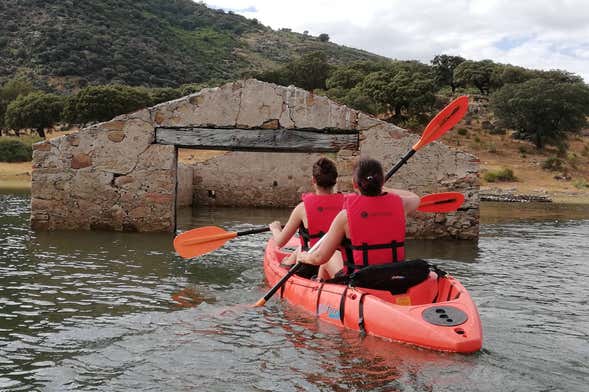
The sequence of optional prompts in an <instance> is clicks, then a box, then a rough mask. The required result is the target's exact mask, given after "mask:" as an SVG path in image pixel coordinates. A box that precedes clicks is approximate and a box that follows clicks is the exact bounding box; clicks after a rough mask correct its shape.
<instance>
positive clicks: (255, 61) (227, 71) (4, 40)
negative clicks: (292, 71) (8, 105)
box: [0, 0, 382, 91]
mask: <svg viewBox="0 0 589 392" xmlns="http://www.w3.org/2000/svg"><path fill="white" fill-rule="evenodd" d="M0 20H2V21H3V23H1V24H0V84H1V83H2V82H4V81H6V80H7V79H9V78H11V77H14V76H15V75H18V74H22V75H26V76H28V77H29V78H30V79H32V80H34V81H35V84H36V85H38V86H40V87H41V86H45V87H46V88H51V89H56V90H61V91H64V90H71V89H75V88H78V87H83V86H84V85H86V84H105V83H122V84H128V85H144V86H150V87H163V86H169V87H176V86H179V85H181V84H185V83H198V82H204V81H208V80H211V79H218V80H230V79H236V78H239V77H240V76H242V75H244V74H246V73H248V72H249V73H251V72H257V71H261V70H264V69H268V68H272V67H275V66H278V65H281V64H284V63H285V62H287V61H289V60H292V59H293V58H297V57H299V56H301V55H302V54H304V53H307V52H309V51H314V50H322V51H324V52H325V53H326V54H327V56H328V59H329V62H330V63H332V64H343V63H346V62H349V61H354V60H367V59H382V58H381V57H379V56H376V55H373V54H370V53H367V52H364V51H361V50H356V49H351V48H346V47H343V46H339V45H335V44H333V43H330V42H322V41H321V40H319V39H318V38H317V37H312V36H309V35H306V34H298V33H292V32H290V31H288V30H281V31H274V30H271V29H270V28H268V27H265V26H263V25H261V24H259V23H258V21H256V20H255V19H254V20H250V19H246V18H244V17H242V16H239V15H236V14H234V13H231V12H224V11H223V10H213V9H210V8H208V7H207V6H205V5H204V4H202V3H195V2H193V1H190V0H142V1H125V0H101V1H95V0H60V1H51V0H3V1H2V2H0Z"/></svg>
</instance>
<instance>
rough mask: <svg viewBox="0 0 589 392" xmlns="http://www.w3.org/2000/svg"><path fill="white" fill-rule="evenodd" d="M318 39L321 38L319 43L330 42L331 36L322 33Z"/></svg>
mask: <svg viewBox="0 0 589 392" xmlns="http://www.w3.org/2000/svg"><path fill="white" fill-rule="evenodd" d="M317 38H319V41H321V42H329V35H328V34H325V33H321V34H319V36H318V37H317Z"/></svg>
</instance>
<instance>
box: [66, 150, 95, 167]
mask: <svg viewBox="0 0 589 392" xmlns="http://www.w3.org/2000/svg"><path fill="white" fill-rule="evenodd" d="M91 165H92V158H90V156H88V155H87V154H82V153H79V154H74V156H72V163H71V168H72V169H82V168H85V167H89V166H91Z"/></svg>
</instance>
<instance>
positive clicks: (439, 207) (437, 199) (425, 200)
mask: <svg viewBox="0 0 589 392" xmlns="http://www.w3.org/2000/svg"><path fill="white" fill-rule="evenodd" d="M462 203H464V195H463V194H462V193H459V192H443V193H434V194H433V195H427V196H423V197H422V198H421V200H420V203H419V207H418V208H417V211H421V212H451V211H456V210H457V209H458V208H460V206H461V205H462Z"/></svg>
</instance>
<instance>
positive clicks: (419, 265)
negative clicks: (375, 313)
mask: <svg viewBox="0 0 589 392" xmlns="http://www.w3.org/2000/svg"><path fill="white" fill-rule="evenodd" d="M429 273H430V266H429V264H428V263H427V261H425V260H421V259H415V260H407V261H403V262H400V263H393V264H379V265H369V266H368V267H364V268H362V269H359V270H357V271H354V272H353V273H351V274H350V275H347V276H344V277H337V278H335V279H332V280H330V281H328V282H329V283H344V284H348V285H350V286H353V287H363V288H369V289H376V290H387V291H389V292H390V293H391V294H393V295H395V294H402V293H406V292H407V290H409V288H410V287H413V286H415V285H417V284H419V283H421V282H423V281H424V280H426V279H427V278H428V276H429ZM340 281H341V282H340Z"/></svg>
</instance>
